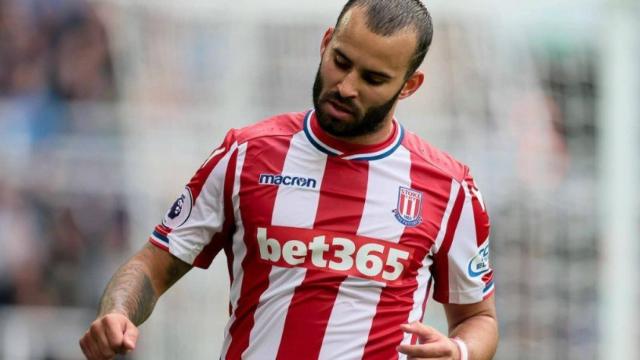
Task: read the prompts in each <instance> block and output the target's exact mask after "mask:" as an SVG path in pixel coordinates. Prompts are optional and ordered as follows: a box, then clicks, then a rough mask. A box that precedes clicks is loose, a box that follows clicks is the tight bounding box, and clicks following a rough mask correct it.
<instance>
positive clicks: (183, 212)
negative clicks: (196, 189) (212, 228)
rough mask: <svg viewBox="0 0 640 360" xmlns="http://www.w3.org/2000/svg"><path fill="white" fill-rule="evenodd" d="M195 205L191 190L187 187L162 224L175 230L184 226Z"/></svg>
mask: <svg viewBox="0 0 640 360" xmlns="http://www.w3.org/2000/svg"><path fill="white" fill-rule="evenodd" d="M192 205H193V198H192V197H191V190H189V188H188V187H185V188H184V190H183V191H182V193H181V194H180V195H179V196H178V199H176V201H175V202H174V203H173V205H171V208H170V209H169V211H168V212H167V214H166V215H165V216H164V219H163V220H162V223H163V224H164V225H165V226H167V227H170V228H172V229H175V228H177V227H179V226H182V224H184V223H185V222H186V221H187V219H189V216H190V215H191V207H192Z"/></svg>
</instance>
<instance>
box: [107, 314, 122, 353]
mask: <svg viewBox="0 0 640 360" xmlns="http://www.w3.org/2000/svg"><path fill="white" fill-rule="evenodd" d="M102 324H103V325H104V328H105V333H106V336H107V341H108V342H109V347H110V348H111V349H113V350H114V351H117V350H118V349H120V348H121V347H122V343H123V341H124V330H125V328H126V323H124V322H121V321H118V320H117V319H113V318H111V317H105V318H104V319H103V320H102Z"/></svg>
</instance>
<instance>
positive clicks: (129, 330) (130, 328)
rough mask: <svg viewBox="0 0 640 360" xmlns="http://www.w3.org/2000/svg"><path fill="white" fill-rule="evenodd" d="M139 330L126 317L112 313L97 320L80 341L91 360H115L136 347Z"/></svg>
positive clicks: (83, 350) (81, 346)
mask: <svg viewBox="0 0 640 360" xmlns="http://www.w3.org/2000/svg"><path fill="white" fill-rule="evenodd" d="M137 339H138V328H137V327H136V326H135V325H134V324H133V323H132V322H131V321H130V320H129V318H127V317H126V316H124V315H122V314H118V313H110V314H107V315H104V316H102V317H99V318H97V319H96V320H95V321H94V322H93V323H92V324H91V327H89V330H88V331H87V332H86V333H85V334H84V336H82V338H81V339H80V348H82V352H83V353H84V355H85V356H86V357H87V359H89V360H94V359H95V360H98V359H99V360H102V359H113V358H114V357H115V356H116V354H126V353H128V352H131V351H132V350H133V349H135V347H136V341H137Z"/></svg>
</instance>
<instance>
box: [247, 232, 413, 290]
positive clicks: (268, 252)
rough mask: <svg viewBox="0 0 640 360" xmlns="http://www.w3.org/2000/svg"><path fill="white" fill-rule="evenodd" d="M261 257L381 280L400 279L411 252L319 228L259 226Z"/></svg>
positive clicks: (402, 248) (258, 240)
mask: <svg viewBox="0 0 640 360" xmlns="http://www.w3.org/2000/svg"><path fill="white" fill-rule="evenodd" d="M256 240H257V245H258V253H259V255H260V259H261V260H263V261H265V262H268V263H270V264H272V265H275V266H280V267H305V268H308V269H317V270H324V271H330V272H336V273H339V274H341V275H351V276H356V277H359V278H364V279H370V280H375V281H380V282H394V281H397V280H401V279H402V278H403V276H404V274H405V272H406V271H405V270H406V268H407V267H408V266H409V264H410V259H411V257H412V255H413V251H412V249H411V248H408V247H406V246H403V245H400V244H396V243H390V242H387V241H381V240H377V239H372V238H367V237H363V236H355V235H345V234H339V233H333V232H327V231H321V230H310V229H299V228H290V227H282V226H271V227H268V228H266V227H259V228H258V229H257V233H256Z"/></svg>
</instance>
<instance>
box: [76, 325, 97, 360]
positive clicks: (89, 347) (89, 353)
mask: <svg viewBox="0 0 640 360" xmlns="http://www.w3.org/2000/svg"><path fill="white" fill-rule="evenodd" d="M80 347H81V348H82V352H83V353H84V355H85V357H86V358H87V359H90V360H93V359H100V358H101V357H100V356H99V355H98V352H97V350H96V348H95V344H94V343H93V339H92V338H91V334H90V333H89V331H87V332H86V333H85V334H84V336H83V337H82V339H81V340H80Z"/></svg>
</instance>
